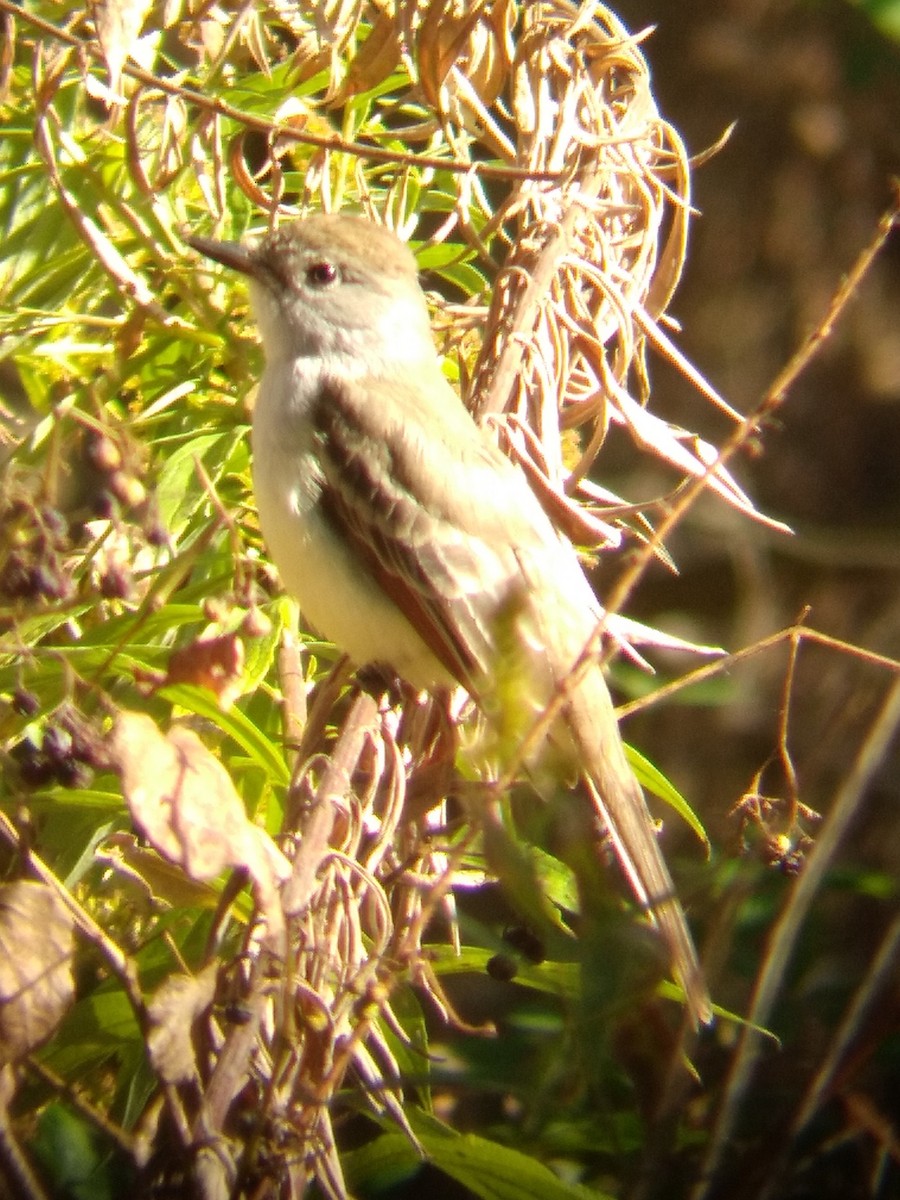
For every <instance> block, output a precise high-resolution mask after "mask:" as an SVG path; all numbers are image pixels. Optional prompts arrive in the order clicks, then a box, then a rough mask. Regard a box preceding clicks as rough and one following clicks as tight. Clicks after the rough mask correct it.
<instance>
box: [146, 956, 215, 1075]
mask: <svg viewBox="0 0 900 1200" xmlns="http://www.w3.org/2000/svg"><path fill="white" fill-rule="evenodd" d="M217 969H218V964H217V963H215V962H212V963H210V964H209V966H207V967H205V968H204V970H202V971H201V972H200V974H199V975H172V976H170V977H169V978H168V979H167V980H166V981H165V983H164V984H163V985H162V987H160V988H159V989H158V990H157V991H156V993H155V995H154V996H153V998H152V1000H151V1001H150V1003H149V1005H148V1006H147V1013H148V1016H149V1018H150V1031H149V1033H148V1035H147V1051H148V1053H149V1055H150V1061H151V1063H152V1064H153V1066H154V1067H155V1069H156V1070H157V1072H158V1073H159V1075H160V1077H161V1078H162V1079H164V1080H165V1081H166V1083H187V1082H188V1081H189V1080H191V1079H194V1078H195V1077H196V1075H197V1062H196V1055H195V1053H194V1043H193V1040H192V1033H193V1028H194V1023H195V1022H196V1020H197V1018H198V1017H200V1016H202V1015H203V1013H204V1012H205V1011H206V1010H207V1009H208V1008H209V1006H210V1004H212V1001H213V996H214V995H215V990H216V972H217Z"/></svg>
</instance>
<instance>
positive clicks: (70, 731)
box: [10, 690, 107, 788]
mask: <svg viewBox="0 0 900 1200" xmlns="http://www.w3.org/2000/svg"><path fill="white" fill-rule="evenodd" d="M36 704H37V698H36V697H35V696H33V695H32V693H30V692H26V691H24V690H19V691H17V692H16V693H15V695H14V696H13V707H14V708H16V709H17V710H18V711H19V712H23V713H31V712H33V711H34V709H35V705H36ZM10 756H11V758H12V760H13V762H14V763H15V766H16V769H17V771H18V775H19V779H20V781H21V782H22V784H24V786H25V787H28V788H39V787H47V786H48V785H52V784H54V783H58V784H62V786H63V787H70V788H76V787H86V786H87V785H88V784H89V783H90V781H91V779H92V777H93V772H94V771H95V770H97V769H102V768H104V767H105V766H106V765H107V755H106V751H105V748H104V743H103V739H102V738H101V736H100V733H99V732H98V731H97V730H96V729H95V728H94V726H93V725H92V724H91V723H90V722H89V721H88V720H87V718H86V717H84V716H82V715H81V713H79V712H78V711H77V710H76V709H74V708H72V707H71V706H70V705H68V704H63V705H61V706H60V707H59V708H58V709H57V710H56V712H55V713H54V714H53V715H52V717H51V718H50V719H49V720H48V722H47V724H46V725H45V727H44V730H43V733H42V735H41V737H40V741H39V743H38V742H36V741H34V740H33V739H32V738H31V737H25V738H23V739H22V740H21V741H20V742H17V743H16V745H15V746H13V748H12V750H11V751H10Z"/></svg>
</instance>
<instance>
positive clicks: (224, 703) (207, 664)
mask: <svg viewBox="0 0 900 1200" xmlns="http://www.w3.org/2000/svg"><path fill="white" fill-rule="evenodd" d="M243 669H244V643H243V642H242V641H241V639H240V638H239V637H238V635H237V634H236V633H224V634H222V635H221V636H220V637H208V638H197V639H196V640H195V641H193V642H190V643H188V645H187V646H180V647H179V648H178V649H177V650H173V651H172V654H171V656H170V658H169V666H168V670H167V671H166V680H165V682H166V683H167V684H170V683H193V684H196V685H197V686H198V687H203V688H206V689H207V690H208V691H210V692H212V693H213V694H214V695H215V697H216V699H217V700H218V701H219V704H220V705H221V707H222V708H223V709H226V708H230V706H231V705H232V704H233V703H234V701H235V700H236V699H237V698H238V696H239V695H240V690H241V673H242V672H243Z"/></svg>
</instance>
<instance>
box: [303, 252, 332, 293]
mask: <svg viewBox="0 0 900 1200" xmlns="http://www.w3.org/2000/svg"><path fill="white" fill-rule="evenodd" d="M339 274H340V272H339V271H338V269H337V267H336V266H335V265H334V263H332V262H327V261H326V260H324V259H323V261H322V262H314V263H310V265H309V266H308V267H307V268H306V282H307V283H309V284H312V286H313V287H327V286H328V284H329V283H334V281H335V280H336V279H337V278H338V276H339Z"/></svg>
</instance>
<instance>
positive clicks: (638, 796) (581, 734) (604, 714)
mask: <svg viewBox="0 0 900 1200" xmlns="http://www.w3.org/2000/svg"><path fill="white" fill-rule="evenodd" d="M567 715H568V724H569V726H570V729H571V733H572V736H573V738H574V740H575V743H576V747H577V750H578V758H579V760H580V765H581V767H582V770H583V771H584V773H585V778H586V782H587V785H588V788H589V790H590V792H591V795H592V797H593V800H594V804H595V806H596V809H597V812H598V814H599V816H600V819H601V820H602V822H603V825H604V828H605V830H606V833H607V835H608V837H609V840H610V842H611V844H612V847H613V850H614V852H615V855H616V858H617V859H618V861H619V864H620V866H621V868H622V871H623V873H624V875H625V877H626V879H627V880H628V883H629V885H630V887H631V889H632V891H633V892H634V895H635V897H636V899H637V901H638V903H639V904H640V905H641V906H642V907H643V908H645V909H646V911H647V912H648V913H649V915H650V917H651V919H652V920H653V922H654V924H655V925H656V927H657V928H658V929H659V932H660V934H661V936H662V938H663V940H664V942H665V944H666V947H667V949H668V952H669V956H670V959H671V965H672V969H673V971H674V973H675V976H676V978H677V979H678V982H679V983H680V984H681V987H682V988H683V990H684V994H685V999H686V1001H687V1006H688V1010H689V1012H690V1014H691V1017H692V1019H693V1021H694V1022H695V1023H702V1024H708V1023H709V1022H710V1021H711V1020H712V1007H711V1005H710V1000H709V995H708V993H707V990H706V983H705V981H704V978H703V972H702V970H701V968H700V964H699V962H698V960H697V952H696V949H695V948H694V942H693V939H692V937H691V934H690V931H689V930H688V927H687V922H686V920H685V916H684V910H683V909H682V907H681V904H680V902H679V900H678V897H677V895H676V893H675V886H674V884H673V883H672V877H671V875H670V874H669V870H668V867H667V866H666V864H665V861H664V859H663V856H662V852H661V850H660V848H659V843H658V841H657V838H656V832H655V827H654V823H653V819H652V817H651V816H650V812H649V810H648V808H647V803H646V801H645V799H644V793H643V791H642V790H641V786H640V784H639V783H638V781H637V779H636V778H635V777H634V773H633V772H632V770H631V767H630V766H629V764H628V759H627V758H626V757H625V747H624V746H623V744H622V738H621V735H620V733H619V725H618V721H617V720H616V714H615V711H614V709H613V705H612V699H611V697H610V694H609V690H608V688H607V686H606V681H605V679H604V678H603V674H602V671H601V669H600V667H599V666H592V667H591V668H590V669H589V670H588V671H587V672H586V674H585V675H584V677H583V678H582V679H581V680H580V681H579V682H578V684H577V685H576V686H575V688H574V692H573V695H572V697H571V700H570V703H569V706H568V714H567Z"/></svg>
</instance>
